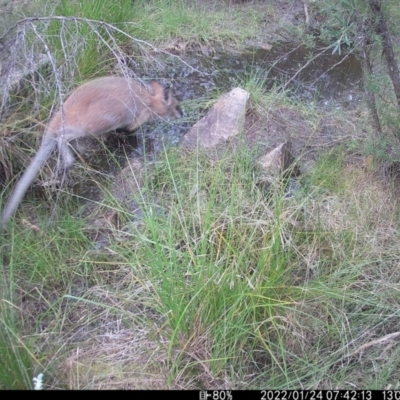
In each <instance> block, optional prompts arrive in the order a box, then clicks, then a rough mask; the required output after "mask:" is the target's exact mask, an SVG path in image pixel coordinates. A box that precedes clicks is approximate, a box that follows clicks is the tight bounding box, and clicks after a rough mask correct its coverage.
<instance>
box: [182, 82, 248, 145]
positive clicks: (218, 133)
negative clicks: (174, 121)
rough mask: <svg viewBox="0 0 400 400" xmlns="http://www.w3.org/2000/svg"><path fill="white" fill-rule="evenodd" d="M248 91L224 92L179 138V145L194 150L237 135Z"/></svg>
mask: <svg viewBox="0 0 400 400" xmlns="http://www.w3.org/2000/svg"><path fill="white" fill-rule="evenodd" d="M248 98H249V93H248V92H246V91H245V90H243V89H241V88H235V89H232V90H231V91H230V92H229V93H226V94H224V95H223V96H222V97H221V98H220V99H219V100H218V101H217V103H216V104H214V106H213V107H212V108H211V110H210V111H209V112H208V114H207V115H206V116H205V117H203V118H202V119H201V120H200V121H199V122H197V123H196V124H195V125H194V126H193V127H192V129H190V131H189V132H188V133H186V135H185V136H183V138H182V140H181V146H183V147H185V148H188V149H191V150H194V149H197V148H198V147H203V148H211V147H215V146H216V145H218V144H220V143H223V142H225V141H226V140H227V139H229V138H231V137H233V136H236V135H238V134H239V133H240V132H241V131H242V129H243V125H244V117H245V113H246V103H247V99H248Z"/></svg>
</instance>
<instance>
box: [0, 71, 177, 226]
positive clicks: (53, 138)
mask: <svg viewBox="0 0 400 400" xmlns="http://www.w3.org/2000/svg"><path fill="white" fill-rule="evenodd" d="M180 117H182V111H181V109H180V107H179V103H178V100H177V99H176V98H175V97H173V96H172V91H171V89H170V88H167V89H164V88H163V87H162V85H161V84H160V83H158V82H156V81H151V82H150V85H149V89H147V88H145V87H144V86H142V85H140V84H139V83H138V82H136V81H134V80H132V79H126V78H122V77H116V76H107V77H103V78H98V79H95V80H93V81H90V82H87V83H85V84H83V85H81V86H79V87H77V88H76V89H75V90H73V91H72V92H71V94H70V95H69V97H68V98H67V100H66V101H65V102H64V104H63V105H62V107H61V108H60V109H59V110H58V111H57V112H56V113H55V114H54V116H53V117H52V118H51V120H50V122H49V124H48V125H47V127H46V130H45V133H44V135H43V139H42V143H41V145H40V147H39V149H38V151H37V153H36V155H35V157H34V158H33V159H32V161H31V163H30V164H29V166H28V168H27V169H26V170H25V172H24V173H23V175H22V177H21V178H20V180H19V181H18V183H17V185H16V187H15V189H14V192H13V193H12V194H11V196H10V198H9V200H8V202H7V204H6V206H5V207H4V210H3V213H2V217H1V223H0V231H2V230H3V229H4V227H5V225H6V224H7V222H8V221H9V219H10V218H11V217H12V215H13V214H14V212H15V210H16V209H17V207H18V205H19V203H20V202H21V200H22V198H23V196H24V195H25V193H26V191H27V190H28V188H29V186H30V185H31V184H32V182H33V181H34V179H35V177H36V175H37V174H38V172H39V170H40V169H41V168H42V166H43V165H44V164H45V162H46V161H47V160H48V159H49V157H50V155H51V153H52V151H53V149H54V148H55V147H56V146H58V148H59V151H60V154H61V156H62V159H63V162H64V167H65V168H67V167H69V166H70V165H72V164H73V162H74V161H75V158H74V155H73V153H72V151H71V149H70V146H69V144H68V142H69V141H71V140H74V139H79V138H80V137H85V136H97V137H98V136H100V135H102V134H104V133H108V132H111V131H114V130H116V129H121V130H125V131H129V132H131V131H133V130H135V129H136V128H138V127H139V126H140V125H142V124H144V123H146V122H150V121H152V120H154V119H156V118H165V119H170V118H180Z"/></svg>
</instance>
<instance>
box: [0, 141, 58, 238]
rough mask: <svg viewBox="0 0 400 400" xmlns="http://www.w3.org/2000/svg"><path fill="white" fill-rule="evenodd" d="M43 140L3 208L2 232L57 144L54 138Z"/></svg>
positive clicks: (0, 230)
mask: <svg viewBox="0 0 400 400" xmlns="http://www.w3.org/2000/svg"><path fill="white" fill-rule="evenodd" d="M43 140H44V141H43V142H42V144H41V146H40V147H39V150H38V152H37V153H36V155H35V157H33V159H32V161H31V162H30V164H29V166H28V168H27V169H26V170H25V172H24V173H23V174H22V177H21V178H20V179H19V181H18V182H17V184H16V186H15V188H14V191H13V192H12V194H11V196H10V198H9V199H8V201H7V204H6V205H5V207H4V209H3V213H2V215H1V222H0V232H2V231H3V230H4V228H5V226H6V224H7V222H8V221H9V220H10V218H11V217H12V216H13V214H14V213H15V210H16V209H17V207H18V205H19V203H20V202H21V200H22V198H23V197H24V195H25V193H26V191H27V190H28V188H29V186H30V185H31V184H32V182H33V181H34V179H35V177H36V175H37V174H38V173H39V170H40V168H42V166H43V165H44V164H45V162H46V161H47V160H48V158H49V157H50V155H51V152H52V151H53V149H54V148H55V146H56V141H55V140H54V139H47V140H46V139H43Z"/></svg>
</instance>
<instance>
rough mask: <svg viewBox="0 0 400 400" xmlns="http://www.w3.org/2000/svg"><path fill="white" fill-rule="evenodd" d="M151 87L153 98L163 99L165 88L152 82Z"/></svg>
mask: <svg viewBox="0 0 400 400" xmlns="http://www.w3.org/2000/svg"><path fill="white" fill-rule="evenodd" d="M150 87H151V91H152V94H153V96H155V97H161V96H162V95H163V93H164V88H163V86H162V85H161V83H159V82H157V81H151V82H150Z"/></svg>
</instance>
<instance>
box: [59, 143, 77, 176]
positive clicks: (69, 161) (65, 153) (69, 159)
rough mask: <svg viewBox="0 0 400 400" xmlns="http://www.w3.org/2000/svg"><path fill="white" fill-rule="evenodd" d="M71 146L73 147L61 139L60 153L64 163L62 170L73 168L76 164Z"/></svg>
mask: <svg viewBox="0 0 400 400" xmlns="http://www.w3.org/2000/svg"><path fill="white" fill-rule="evenodd" d="M70 146H71V145H70V144H69V143H68V142H66V141H65V140H62V139H60V141H59V142H58V150H59V152H60V157H61V159H62V163H63V165H62V168H63V169H64V170H65V169H68V168H69V167H71V166H72V165H73V164H74V162H75V156H74V153H73V151H72V150H71V147H70Z"/></svg>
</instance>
